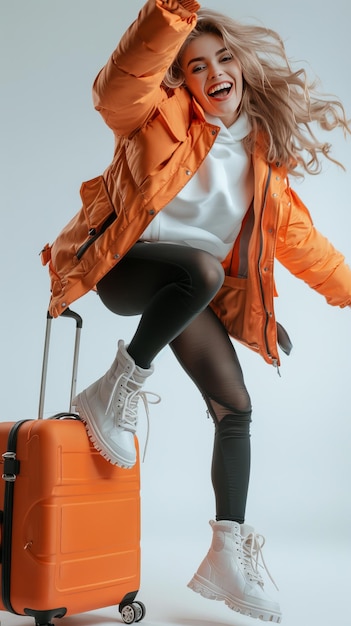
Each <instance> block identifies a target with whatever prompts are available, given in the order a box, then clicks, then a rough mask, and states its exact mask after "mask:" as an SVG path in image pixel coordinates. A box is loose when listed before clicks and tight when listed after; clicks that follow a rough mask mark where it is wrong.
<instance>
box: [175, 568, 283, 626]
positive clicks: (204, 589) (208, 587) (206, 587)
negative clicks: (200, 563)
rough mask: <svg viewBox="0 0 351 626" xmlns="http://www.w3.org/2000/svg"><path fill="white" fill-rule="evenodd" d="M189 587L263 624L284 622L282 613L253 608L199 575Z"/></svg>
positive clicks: (204, 596)
mask: <svg viewBox="0 0 351 626" xmlns="http://www.w3.org/2000/svg"><path fill="white" fill-rule="evenodd" d="M187 586H188V587H189V589H191V590H192V591H195V593H199V594H200V595H201V596H202V597H203V598H207V599H208V600H219V601H222V602H225V604H226V605H227V606H228V607H229V608H230V609H232V611H236V612H237V613H241V614H242V615H247V616H249V617H254V618H257V619H260V620H262V621H263V622H271V623H272V622H273V623H274V624H280V622H281V621H282V616H281V613H277V612H275V611H267V610H264V609H262V607H258V606H252V605H251V604H248V603H246V602H244V601H243V600H239V599H238V598H233V597H232V596H229V595H227V594H225V593H223V590H222V589H220V588H219V587H216V586H215V585H213V584H212V583H210V582H209V581H208V580H205V579H204V578H202V577H201V576H199V575H198V574H195V576H194V577H193V578H192V579H191V581H190V582H189V583H188V585H187Z"/></svg>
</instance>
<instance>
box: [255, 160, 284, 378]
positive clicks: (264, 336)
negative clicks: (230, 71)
mask: <svg viewBox="0 0 351 626" xmlns="http://www.w3.org/2000/svg"><path fill="white" fill-rule="evenodd" d="M271 175H272V169H271V167H270V166H268V176H267V180H266V184H265V188H264V195H263V205H262V213H261V226H260V251H259V255H258V276H259V283H260V291H261V298H262V303H263V308H264V311H265V314H266V322H265V326H264V335H263V338H264V342H265V346H266V352H267V354H268V356H269V357H270V358H271V359H272V364H273V366H274V367H276V368H277V373H278V375H279V376H280V371H279V367H278V362H277V359H273V357H272V355H271V353H270V351H269V346H268V339H267V327H268V321H269V315H268V311H267V309H266V304H265V299H264V291H263V287H262V273H261V258H262V250H263V235H262V218H263V212H264V210H265V208H266V203H267V193H268V188H269V183H270V180H271Z"/></svg>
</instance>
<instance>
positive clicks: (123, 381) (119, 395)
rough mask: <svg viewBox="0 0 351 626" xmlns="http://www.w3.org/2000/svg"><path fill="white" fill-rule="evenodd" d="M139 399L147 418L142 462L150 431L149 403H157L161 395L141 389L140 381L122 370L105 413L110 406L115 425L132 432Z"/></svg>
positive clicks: (136, 417) (135, 423)
mask: <svg viewBox="0 0 351 626" xmlns="http://www.w3.org/2000/svg"><path fill="white" fill-rule="evenodd" d="M139 399H141V400H142V402H143V405H144V409H145V414H146V420H147V430H146V440H145V446H144V453H143V462H144V460H145V456H146V449H147V445H148V442H149V432H150V413H149V404H159V402H161V396H159V395H158V394H157V393H154V392H153V391H145V390H143V389H142V383H138V382H137V381H136V380H134V379H133V378H130V377H129V376H128V375H126V374H125V373H124V372H123V373H122V374H121V375H120V376H119V377H118V378H117V380H116V382H115V384H114V385H113V389H112V392H111V395H110V399H109V401H108V404H107V408H106V411H105V415H107V414H108V412H109V411H110V409H111V408H112V409H113V412H114V415H115V424H116V426H119V427H120V428H123V429H124V430H129V431H130V432H132V433H133V434H134V433H135V432H136V429H137V425H138V404H139Z"/></svg>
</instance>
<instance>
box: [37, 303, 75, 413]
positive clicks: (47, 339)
mask: <svg viewBox="0 0 351 626" xmlns="http://www.w3.org/2000/svg"><path fill="white" fill-rule="evenodd" d="M60 317H71V318H73V319H74V320H75V321H76V335H75V343H74V353H73V365H72V381H71V392H70V401H69V410H68V412H69V413H71V412H72V400H73V398H74V396H75V395H76V384H77V370H78V356H79V344H80V333H81V329H82V326H83V320H82V318H81V316H80V315H79V314H78V313H76V312H75V311H72V310H71V309H70V308H67V309H65V310H64V311H63V312H62V313H61V315H60ZM52 319H53V318H52V315H51V314H50V313H49V311H48V312H47V315H46V330H45V341H44V354H43V365H42V371H41V383H40V394H39V409H38V419H43V415H44V401H45V391H46V379H47V370H48V358H49V347H50V333H51V323H52Z"/></svg>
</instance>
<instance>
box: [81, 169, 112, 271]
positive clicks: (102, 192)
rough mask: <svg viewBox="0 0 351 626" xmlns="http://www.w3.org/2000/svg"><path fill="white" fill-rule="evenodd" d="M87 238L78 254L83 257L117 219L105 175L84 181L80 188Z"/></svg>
mask: <svg viewBox="0 0 351 626" xmlns="http://www.w3.org/2000/svg"><path fill="white" fill-rule="evenodd" d="M80 195H81V198H82V202H83V206H82V212H83V215H84V218H85V223H86V229H87V239H86V240H85V241H84V242H83V243H82V245H81V246H79V248H78V250H77V253H76V256H77V258H78V259H81V258H82V256H83V255H84V253H85V252H86V250H87V249H88V248H89V247H90V246H91V245H92V244H93V243H94V241H96V239H98V237H100V235H102V233H103V232H104V231H105V230H106V229H107V228H108V226H110V225H111V224H112V222H114V221H115V219H116V218H117V213H116V211H115V209H114V207H113V204H112V202H111V198H110V196H109V193H108V191H107V187H106V183H105V180H104V178H103V176H97V177H96V178H92V179H91V180H89V181H87V182H84V183H83V184H82V186H81V189H80Z"/></svg>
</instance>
